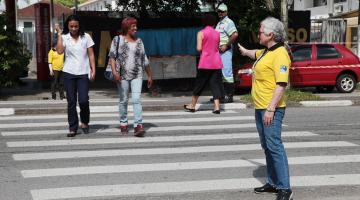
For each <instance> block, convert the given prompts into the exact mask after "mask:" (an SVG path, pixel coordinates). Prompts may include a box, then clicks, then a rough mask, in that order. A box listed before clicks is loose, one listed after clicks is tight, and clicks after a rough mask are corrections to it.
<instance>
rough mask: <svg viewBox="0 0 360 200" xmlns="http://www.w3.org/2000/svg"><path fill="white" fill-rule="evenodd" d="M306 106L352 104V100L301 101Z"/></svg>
mask: <svg viewBox="0 0 360 200" xmlns="http://www.w3.org/2000/svg"><path fill="white" fill-rule="evenodd" d="M299 103H300V104H301V105H302V106H304V107H330V106H351V105H354V103H353V102H352V101H351V100H332V101H300V102H299Z"/></svg>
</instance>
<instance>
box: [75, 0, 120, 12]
mask: <svg viewBox="0 0 360 200" xmlns="http://www.w3.org/2000/svg"><path fill="white" fill-rule="evenodd" d="M105 4H110V5H111V7H112V9H115V6H116V2H115V0H91V1H88V2H85V3H83V4H80V5H78V9H79V10H82V11H107V8H106V7H105Z"/></svg>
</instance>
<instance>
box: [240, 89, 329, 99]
mask: <svg viewBox="0 0 360 200" xmlns="http://www.w3.org/2000/svg"><path fill="white" fill-rule="evenodd" d="M285 99H286V102H288V103H299V102H300V101H317V100H322V98H321V97H320V96H318V95H316V94H313V93H311V92H305V91H301V90H299V89H296V88H291V89H287V90H286V91H285ZM241 100H242V101H244V102H247V103H251V102H252V99H251V94H245V95H243V96H241Z"/></svg>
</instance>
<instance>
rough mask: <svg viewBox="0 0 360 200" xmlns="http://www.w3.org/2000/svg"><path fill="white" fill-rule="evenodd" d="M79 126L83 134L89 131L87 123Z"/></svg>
mask: <svg viewBox="0 0 360 200" xmlns="http://www.w3.org/2000/svg"><path fill="white" fill-rule="evenodd" d="M80 128H81V130H82V131H83V133H84V134H88V133H89V132H90V128H89V125H81V126H80Z"/></svg>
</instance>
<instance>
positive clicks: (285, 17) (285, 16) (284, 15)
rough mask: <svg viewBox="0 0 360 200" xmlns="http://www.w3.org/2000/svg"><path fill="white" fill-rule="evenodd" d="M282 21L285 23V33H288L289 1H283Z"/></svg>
mask: <svg viewBox="0 0 360 200" xmlns="http://www.w3.org/2000/svg"><path fill="white" fill-rule="evenodd" d="M281 21H282V22H283V23H284V28H285V32H286V33H287V32H288V8H287V1H286V0H281Z"/></svg>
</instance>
